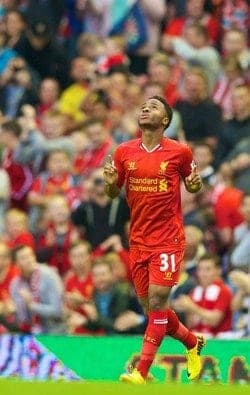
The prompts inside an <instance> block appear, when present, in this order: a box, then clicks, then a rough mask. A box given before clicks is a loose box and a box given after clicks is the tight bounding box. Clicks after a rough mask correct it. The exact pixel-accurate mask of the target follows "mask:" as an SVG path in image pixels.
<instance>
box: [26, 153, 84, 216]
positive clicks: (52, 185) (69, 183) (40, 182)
mask: <svg viewBox="0 0 250 395" xmlns="http://www.w3.org/2000/svg"><path fill="white" fill-rule="evenodd" d="M55 194H63V195H64V196H65V197H66V198H67V201H68V203H69V205H70V207H72V206H74V205H75V204H76V203H77V201H78V196H79V187H78V186H77V185H76V180H75V178H74V177H73V176H72V174H71V159H70V157H69V155H68V154H67V153H66V152H65V151H64V150H61V149H56V150H53V151H51V152H50V153H49V155H48V159H47V171H45V172H42V173H41V174H40V175H39V176H38V177H37V178H35V180H34V182H33V184H32V187H31V190H30V192H29V195H28V201H29V204H30V206H31V208H32V212H31V216H32V218H31V223H33V224H34V222H35V221H36V220H37V218H38V215H39V208H40V207H45V206H46V204H47V202H48V201H49V199H50V197H51V196H52V195H55Z"/></svg>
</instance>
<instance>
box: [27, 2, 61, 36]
mask: <svg viewBox="0 0 250 395" xmlns="http://www.w3.org/2000/svg"><path fill="white" fill-rule="evenodd" d="M64 3H65V2H64V1H61V0H45V1H44V0H25V1H24V6H23V9H24V12H25V16H26V18H27V20H28V21H29V22H33V21H37V20H40V19H41V16H42V18H43V20H44V21H45V22H46V23H48V25H49V28H50V30H51V33H52V34H53V35H56V33H57V31H58V28H59V24H60V22H61V18H62V16H63V12H64Z"/></svg>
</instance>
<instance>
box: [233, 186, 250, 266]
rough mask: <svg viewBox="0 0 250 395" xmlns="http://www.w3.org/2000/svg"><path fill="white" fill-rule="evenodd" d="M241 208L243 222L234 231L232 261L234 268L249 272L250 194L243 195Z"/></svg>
mask: <svg viewBox="0 0 250 395" xmlns="http://www.w3.org/2000/svg"><path fill="white" fill-rule="evenodd" d="M240 209H241V213H242V216H243V222H242V223H241V224H240V225H238V226H237V227H236V228H235V229H234V232H233V246H232V249H231V251H230V262H231V266H232V267H233V268H235V269H239V270H244V271H246V272H247V271H249V268H250V251H249V243H250V194H245V195H243V197H242V202H241V206H240Z"/></svg>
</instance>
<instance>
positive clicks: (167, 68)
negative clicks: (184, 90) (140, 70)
mask: <svg viewBox="0 0 250 395" xmlns="http://www.w3.org/2000/svg"><path fill="white" fill-rule="evenodd" d="M147 75H148V78H149V82H150V83H157V84H159V85H160V86H161V87H162V89H163V94H164V97H165V99H166V100H168V102H169V104H170V105H171V106H174V105H175V104H176V102H177V100H178V99H179V98H180V92H179V91H178V86H177V81H175V80H174V75H173V68H172V67H171V60H170V58H169V57H168V55H167V54H165V53H163V52H156V53H155V54H153V55H152V56H151V57H150V58H149V62H148V69H147Z"/></svg>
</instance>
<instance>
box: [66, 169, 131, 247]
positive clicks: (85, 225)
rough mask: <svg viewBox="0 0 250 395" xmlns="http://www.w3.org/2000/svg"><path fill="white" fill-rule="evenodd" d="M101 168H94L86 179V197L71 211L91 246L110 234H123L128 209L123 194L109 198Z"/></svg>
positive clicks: (97, 244)
mask: <svg viewBox="0 0 250 395" xmlns="http://www.w3.org/2000/svg"><path fill="white" fill-rule="evenodd" d="M102 173H103V168H98V169H96V170H94V171H93V172H92V173H91V174H90V177H89V179H88V186H87V188H88V190H87V193H88V198H87V199H86V200H85V201H83V202H81V204H80V205H79V206H78V207H77V208H76V210H74V211H73V212H72V220H73V223H74V224H75V225H76V226H78V227H79V228H80V229H83V232H84V237H85V239H86V240H87V241H88V242H89V243H90V244H91V245H92V247H93V248H96V247H97V246H99V244H101V243H103V242H104V241H105V240H107V239H108V238H109V237H110V236H111V235H113V234H118V235H120V236H121V237H122V236H123V234H124V227H125V224H126V222H127V221H128V220H129V210H128V206H127V204H126V201H125V198H124V197H123V196H121V197H118V198H117V199H115V200H111V199H110V198H109V197H108V196H107V195H106V194H105V190H104V181H103V178H102Z"/></svg>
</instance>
